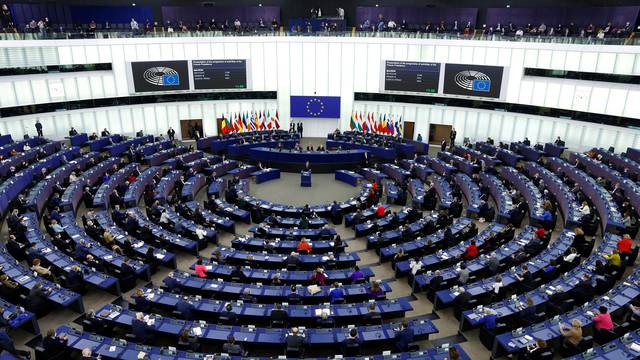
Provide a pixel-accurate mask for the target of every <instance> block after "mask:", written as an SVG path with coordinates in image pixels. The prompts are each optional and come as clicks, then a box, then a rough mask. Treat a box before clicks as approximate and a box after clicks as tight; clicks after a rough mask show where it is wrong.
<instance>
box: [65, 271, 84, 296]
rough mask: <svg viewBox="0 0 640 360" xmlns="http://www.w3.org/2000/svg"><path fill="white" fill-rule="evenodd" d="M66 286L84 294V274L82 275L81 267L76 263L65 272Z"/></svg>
mask: <svg viewBox="0 0 640 360" xmlns="http://www.w3.org/2000/svg"><path fill="white" fill-rule="evenodd" d="M66 287H67V288H68V289H69V290H72V291H74V292H77V293H79V294H84V293H85V291H86V289H85V286H84V276H83V275H82V269H81V268H80V266H78V265H73V266H71V270H70V271H69V273H68V274H67V282H66Z"/></svg>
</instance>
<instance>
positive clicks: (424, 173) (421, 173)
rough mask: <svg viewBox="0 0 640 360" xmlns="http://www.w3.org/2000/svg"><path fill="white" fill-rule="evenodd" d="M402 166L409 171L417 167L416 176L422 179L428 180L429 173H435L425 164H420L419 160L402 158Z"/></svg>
mask: <svg viewBox="0 0 640 360" xmlns="http://www.w3.org/2000/svg"><path fill="white" fill-rule="evenodd" d="M400 166H402V167H403V168H404V169H405V170H408V171H409V173H411V171H412V170H413V169H415V173H416V176H418V178H419V179H420V180H422V181H427V178H428V177H429V175H431V174H433V170H431V168H429V167H428V166H427V165H425V164H420V163H419V162H417V161H415V160H412V159H402V160H400Z"/></svg>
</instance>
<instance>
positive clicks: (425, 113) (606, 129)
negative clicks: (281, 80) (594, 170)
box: [354, 101, 640, 152]
mask: <svg viewBox="0 0 640 360" xmlns="http://www.w3.org/2000/svg"><path fill="white" fill-rule="evenodd" d="M354 109H355V110H356V111H362V112H373V113H377V112H380V113H393V114H398V115H402V117H403V118H404V119H410V120H411V121H414V122H415V128H414V138H417V137H418V134H422V137H423V139H425V140H426V139H428V137H429V125H430V124H442V125H451V126H453V127H454V128H455V129H456V131H457V132H458V136H457V140H458V141H460V142H462V141H463V139H464V138H465V137H468V138H469V139H470V140H471V141H474V142H475V141H478V140H486V138H487V137H491V138H493V139H494V140H496V141H505V142H511V141H518V140H523V139H524V138H525V137H528V138H529V140H531V142H532V143H536V142H539V143H545V142H553V140H555V138H556V137H557V136H560V137H561V138H562V139H564V140H565V142H566V145H567V147H569V148H571V149H576V150H586V149H589V148H592V147H594V146H598V147H604V148H608V147H609V146H614V147H615V148H616V151H618V152H620V151H625V150H626V149H627V147H640V129H638V130H635V129H627V128H622V127H617V126H608V125H599V124H592V123H586V122H582V121H572V120H566V119H558V118H552V117H545V116H536V115H525V114H516V113H509V112H504V111H491V110H478V109H469V108H460V107H452V106H438V105H420V104H405V103H388V102H371V101H356V102H355V103H354Z"/></svg>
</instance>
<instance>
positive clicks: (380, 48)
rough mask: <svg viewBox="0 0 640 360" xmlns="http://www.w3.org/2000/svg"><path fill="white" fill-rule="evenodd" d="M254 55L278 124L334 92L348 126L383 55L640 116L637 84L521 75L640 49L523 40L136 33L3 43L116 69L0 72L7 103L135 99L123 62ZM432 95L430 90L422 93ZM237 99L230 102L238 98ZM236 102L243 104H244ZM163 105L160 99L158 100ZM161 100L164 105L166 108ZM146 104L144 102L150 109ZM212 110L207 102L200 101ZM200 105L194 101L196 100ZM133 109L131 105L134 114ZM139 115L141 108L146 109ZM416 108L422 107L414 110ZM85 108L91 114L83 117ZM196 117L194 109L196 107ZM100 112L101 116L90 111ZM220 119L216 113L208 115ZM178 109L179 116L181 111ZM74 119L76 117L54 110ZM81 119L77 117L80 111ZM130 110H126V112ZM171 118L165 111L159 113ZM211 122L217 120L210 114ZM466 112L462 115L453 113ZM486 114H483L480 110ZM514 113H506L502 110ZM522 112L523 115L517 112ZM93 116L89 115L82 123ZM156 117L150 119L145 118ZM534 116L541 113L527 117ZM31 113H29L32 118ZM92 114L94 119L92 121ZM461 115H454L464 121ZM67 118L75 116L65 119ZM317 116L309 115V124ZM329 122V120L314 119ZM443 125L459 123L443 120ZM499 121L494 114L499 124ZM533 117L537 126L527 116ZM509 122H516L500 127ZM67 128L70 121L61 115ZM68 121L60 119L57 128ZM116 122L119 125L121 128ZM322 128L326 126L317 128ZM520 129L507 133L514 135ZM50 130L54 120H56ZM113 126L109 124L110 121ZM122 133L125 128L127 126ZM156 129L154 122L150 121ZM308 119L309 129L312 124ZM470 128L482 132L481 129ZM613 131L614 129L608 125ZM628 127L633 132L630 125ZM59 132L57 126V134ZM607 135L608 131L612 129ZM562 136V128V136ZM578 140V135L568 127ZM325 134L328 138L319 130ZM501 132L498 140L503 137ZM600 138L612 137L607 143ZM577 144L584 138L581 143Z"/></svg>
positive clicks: (523, 93) (619, 63)
mask: <svg viewBox="0 0 640 360" xmlns="http://www.w3.org/2000/svg"><path fill="white" fill-rule="evenodd" d="M233 58H247V59H250V60H251V62H250V64H251V76H252V84H253V90H257V91H277V93H278V101H277V108H278V110H279V112H280V115H281V116H280V118H281V124H282V126H283V127H288V123H289V96H290V95H313V94H316V95H320V96H322V95H331V96H340V97H341V121H340V127H341V128H342V129H347V128H348V124H349V117H350V115H351V112H352V110H353V109H354V102H353V93H354V92H380V79H379V77H380V66H381V63H382V61H383V60H418V61H437V62H458V63H465V62H469V63H477V64H486V65H502V66H506V67H508V73H507V74H506V76H505V77H506V82H507V86H508V88H507V92H508V93H507V97H506V101H508V102H512V103H521V104H527V105H538V106H549V107H558V108H563V109H569V110H579V111H588V112H595V113H601V114H609V115H618V116H626V117H631V118H640V85H620V84H608V83H600V82H587V81H573V80H560V79H548V78H535V77H524V76H523V69H524V67H541V68H550V69H566V70H580V71H593V72H603V73H617V74H634V75H640V47H637V46H600V45H567V44H545V43H520V42H492V41H469V40H419V39H393V38H345V37H336V38H334V37H220V38H203V37H202V38H136V39H100V40H59V41H58V40H52V41H3V42H2V43H0V66H23V65H25V64H30V65H36V64H56V63H57V64H78V63H96V62H110V63H112V64H113V71H112V72H96V73H75V74H74V73H72V74H55V75H47V76H45V77H42V76H38V77H20V78H15V77H14V78H9V77H8V78H0V94H2V96H0V106H2V107H7V106H16V105H28V104H34V103H42V102H50V101H60V100H78V99H88V98H101V97H113V96H128V95H129V94H128V89H127V82H126V75H125V66H126V61H141V60H150V59H153V60H162V59H167V60H168V59H233ZM60 82H61V83H62V85H63V86H62V87H63V93H58V94H57V95H53V94H52V90H51V86H50V85H51V84H55V83H60ZM54 88H55V86H54ZM425 96H428V95H425ZM232 103H233V102H232ZM237 103H239V102H237ZM154 106H158V105H154ZM162 106H164V105H162ZM170 106H173V107H174V108H181V109H185V108H188V109H191V108H192V107H193V106H194V105H193V104H192V105H183V104H181V105H170ZM144 107H145V108H146V106H144ZM200 108H202V109H205V108H206V106H204V105H200ZM196 109H197V106H196ZM131 111H133V110H131ZM135 111H138V114H143V113H140V112H139V110H135ZM413 111H414V112H416V111H422V112H424V111H425V110H424V108H421V107H418V106H416V108H415V110H413ZM474 112H476V114H475V115H470V117H469V119H474V118H478V119H479V120H477V121H476V122H473V120H469V121H470V122H469V124H466V123H465V128H466V129H467V132H466V133H467V134H468V135H473V137H475V136H478V137H480V138H482V136H480V135H482V134H483V133H485V132H487V131H488V126H478V124H480V123H482V124H485V123H487V121H488V122H490V123H491V128H493V127H495V126H497V125H496V124H494V122H493V120H492V119H493V118H491V119H489V120H485V119H486V118H485V117H481V116H480V112H478V111H475V110H474ZM79 113H80V114H83V115H81V117H82V119H83V120H82V122H84V121H88V122H89V123H90V124H91V122H92V121H94V122H97V123H102V122H103V121H107V122H110V121H116V123H117V122H119V121H121V122H126V121H127V120H125V119H131V118H133V117H131V116H129V117H128V118H126V117H125V118H123V119H122V120H118V119H114V120H112V119H111V118H108V117H105V116H104V115H103V114H101V115H100V116H99V117H96V116H95V114H99V113H102V110H99V109H98V110H89V111H80V112H79ZM85 113H87V115H86V116H85V115H84V114H85ZM161 113H163V115H161V116H160V117H158V116H156V117H155V118H154V117H153V116H154V115H153V113H152V112H151V111H150V110H147V112H145V113H144V115H145V119H146V120H145V121H149V122H151V123H158V124H163V123H164V122H167V121H177V119H178V118H177V115H178V112H177V111H174V110H172V111H165V112H162V111H161ZM196 113H197V110H196ZM89 114H94V115H89ZM211 114H212V115H215V113H211ZM180 115H181V114H180ZM53 116H55V118H56V119H57V118H58V117H62V118H63V119H64V118H67V119H69V118H71V115H69V114H63V115H61V114H55V115H52V114H48V115H42V116H39V117H40V118H42V119H45V118H51V119H53ZM74 116H75V117H76V118H77V117H78V116H80V115H74ZM124 116H128V115H124ZM162 116H164V117H162ZM203 116H204V117H205V119H204V120H205V122H207V121H214V118H215V117H213V118H211V119H209V118H207V117H208V115H207V114H206V113H204V115H203ZM425 116H426V115H424V114H422V113H421V114H417V115H413V116H411V115H406V116H404V118H405V119H407V120H411V119H415V120H416V121H417V123H416V127H417V128H424V126H425V124H423V123H421V121H422V120H420V119H425ZM456 116H461V115H456ZM482 116H486V115H482ZM505 116H507V115H505ZM513 116H514V117H518V118H520V117H522V115H513ZM85 117H86V118H89V120H84V119H85ZM148 117H150V118H148ZM525 117H526V118H528V119H537V117H533V116H525ZM29 118H32V117H29ZM91 119H94V120H91ZM457 119H461V117H457V118H456V120H455V121H459V120H457ZM2 120H3V121H4V122H16V121H18V124H5V125H0V130H1V129H2V127H3V126H4V128H21V126H22V124H21V123H23V122H24V118H22V117H21V118H19V119H12V118H7V119H2ZM66 121H67V123H69V122H70V121H71V120H66ZM307 121H312V120H305V122H307ZM313 121H318V122H320V121H325V120H313ZM442 121H454V120H453V119H443V120H442ZM496 121H497V120H496ZM530 121H531V123H532V124H533V122H536V121H535V120H530ZM503 122H504V123H505V125H506V126H510V125H508V124H511V122H510V120H501V121H499V122H498V123H500V124H502V123H503ZM63 124H65V123H64V121H63ZM63 126H66V125H60V124H57V123H56V124H55V127H56V128H59V127H63ZM117 126H118V125H117V124H115V125H114V127H117ZM319 126H321V125H319ZM517 126H518V127H515V125H514V127H513V128H505V129H501V130H500V133H504V134H505V135H506V134H509V133H511V132H513V131H514V130H513V129H520V127H521V126H522V125H521V124H520V122H518V123H517ZM528 126H529V127H530V128H532V129H533V128H535V129H539V130H538V131H540V132H542V133H543V134H546V132H548V131H558V132H561V131H564V130H563V129H565V128H564V127H563V125H558V126H560V127H559V128H557V129H552V128H549V127H547V126H541V123H536V124H535V125H528ZM580 126H583V127H584V128H585V129H589V130H588V133H587V134H588V135H589V136H585V137H584V141H588V142H593V141H596V139H597V138H596V137H594V136H590V134H592V133H595V132H598V133H602V131H604V130H601V129H604V128H602V127H600V126H597V125H595V124H580ZM52 127H53V126H52ZM110 127H111V126H110ZM122 127H123V129H124V128H126V125H124V124H123V125H122ZM151 127H153V126H151ZM312 127H313V126H311V123H310V124H309V126H308V128H312ZM473 129H477V130H475V131H476V132H475V133H474V132H473V131H474V130H473ZM607 131H608V130H607ZM624 133H625V134H627V133H630V132H629V131H628V130H624ZM56 134H57V135H59V134H60V133H59V132H56V133H55V134H54V135H56ZM606 134H609V133H608V132H607V133H606ZM560 135H562V134H560ZM570 135H572V136H574V135H573V132H571V134H570ZM321 136H323V135H321ZM496 138H497V137H496ZM602 141H607V140H606V139H604V140H602ZM576 144H582V143H581V142H579V141H576Z"/></svg>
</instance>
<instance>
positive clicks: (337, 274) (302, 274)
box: [191, 259, 374, 285]
mask: <svg viewBox="0 0 640 360" xmlns="http://www.w3.org/2000/svg"><path fill="white" fill-rule="evenodd" d="M203 264H204V265H206V266H207V276H208V277H209V278H212V279H224V280H231V272H232V271H233V270H234V269H235V268H236V267H235V266H231V265H224V264H218V263H215V262H212V261H211V260H210V259H203ZM194 265H195V264H192V265H191V268H193V267H194ZM241 270H242V273H243V274H244V276H245V278H244V279H243V282H247V283H260V284H270V283H271V279H273V277H274V276H275V275H276V274H277V275H279V276H280V280H281V281H282V283H283V284H287V285H298V284H300V285H310V284H311V276H312V275H313V274H314V272H315V269H314V270H293V271H289V270H287V271H283V270H281V269H275V270H269V269H253V268H249V267H243V268H241ZM353 271H354V270H353V269H351V268H347V269H335V270H328V269H325V271H324V273H325V274H326V275H327V277H328V278H329V279H330V280H331V281H334V282H335V281H337V282H339V283H342V284H351V274H353ZM360 271H362V273H363V274H364V278H365V279H366V280H367V281H369V279H370V278H372V277H373V276H374V273H373V271H372V270H371V268H368V267H363V268H361V269H360Z"/></svg>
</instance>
